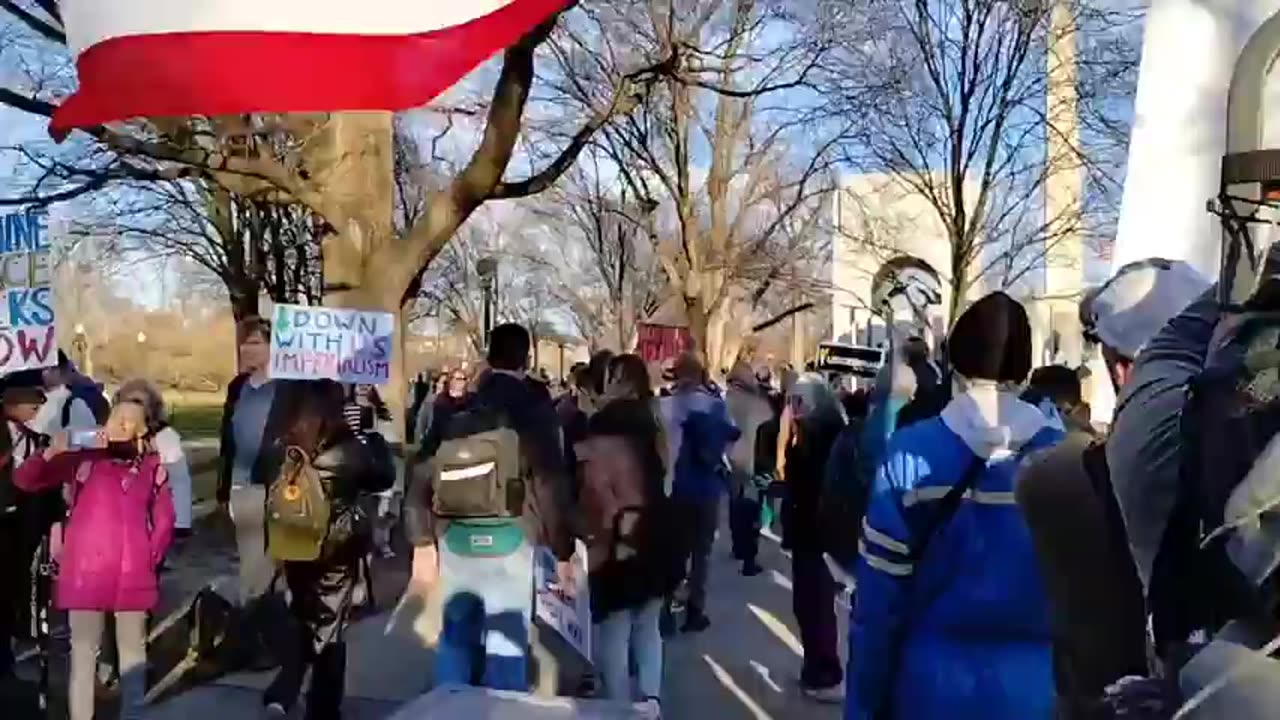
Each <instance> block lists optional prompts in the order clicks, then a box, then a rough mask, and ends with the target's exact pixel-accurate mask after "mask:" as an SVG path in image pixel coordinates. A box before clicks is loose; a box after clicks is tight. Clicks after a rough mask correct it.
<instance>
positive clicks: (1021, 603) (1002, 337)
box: [845, 292, 1063, 720]
mask: <svg viewBox="0 0 1280 720" xmlns="http://www.w3.org/2000/svg"><path fill="white" fill-rule="evenodd" d="M948 356H949V360H950V365H951V368H952V369H953V378H952V382H953V384H954V385H955V392H954V394H953V397H952V399H951V401H950V402H949V403H948V404H947V405H946V407H945V408H944V409H943V410H942V413H941V414H940V415H938V416H936V417H932V418H928V419H925V420H921V421H920V422H917V423H914V424H912V425H910V426H907V427H905V428H903V429H901V430H898V431H897V432H896V433H894V435H893V437H892V438H891V439H890V441H889V445H888V448H887V450H886V452H885V454H884V456H883V460H882V461H881V463H880V466H879V469H878V471H877V472H876V475H875V479H874V482H873V485H872V488H871V493H870V497H869V500H868V507H867V512H866V516H865V519H864V521H863V525H862V537H861V544H860V547H859V560H858V563H857V565H856V567H855V570H854V574H855V578H856V581H857V588H858V602H857V603H856V604H855V607H854V609H853V620H852V622H851V623H850V630H849V639H850V651H849V658H850V661H849V663H848V674H847V683H846V686H847V697H846V704H845V718H846V720H872V719H873V718H874V719H876V720H882V719H884V718H891V719H893V720H942V719H944V718H946V719H948V720H950V719H951V718H983V720H1026V718H1047V717H1050V716H1051V714H1052V710H1053V677H1052V660H1051V634H1050V628H1049V612H1048V601H1047V599H1046V598H1045V595H1044V590H1043V583H1042V581H1041V579H1040V570H1039V566H1038V564H1037V562H1036V559H1035V553H1034V551H1033V549H1032V545H1031V539H1030V538H1029V537H1028V534H1027V527H1026V524H1025V523H1024V522H1023V520H1022V517H1021V516H1020V515H1019V513H1018V509H1017V507H1016V506H1015V505H1014V503H1013V481H1014V475H1015V473H1016V470H1017V468H1018V466H1019V465H1020V464H1021V463H1022V462H1023V460H1024V459H1025V458H1026V457H1027V456H1028V455H1030V454H1031V453H1034V452H1037V451H1040V450H1044V449H1047V448H1050V447H1052V446H1053V445H1055V444H1056V443H1058V442H1059V441H1061V439H1062V437H1063V432H1062V430H1061V429H1060V427H1057V426H1055V424H1053V423H1051V421H1050V419H1049V418H1048V417H1047V416H1046V415H1045V414H1044V413H1043V412H1041V411H1040V409H1039V408H1037V407H1035V406H1033V405H1030V404H1028V403H1026V402H1024V401H1023V400H1021V399H1020V397H1019V394H1018V393H1019V389H1020V386H1021V384H1022V383H1023V382H1024V381H1025V380H1026V378H1027V375H1028V373H1030V371H1031V326H1030V323H1029V321H1028V319H1027V313H1026V311H1025V310H1024V309H1023V307H1022V306H1021V305H1020V304H1019V303H1018V302H1017V301H1015V300H1014V299H1013V298H1011V297H1009V296H1008V295H1006V294H1004V293H998V292H997V293H993V294H991V295H987V296H986V297H984V298H982V299H981V300H978V301H977V302H975V303H974V304H973V305H972V306H970V307H969V309H968V310H966V311H965V313H964V314H963V315H961V316H960V318H959V319H958V320H957V321H956V324H955V327H954V329H953V331H952V333H951V336H950V338H949V342H948Z"/></svg>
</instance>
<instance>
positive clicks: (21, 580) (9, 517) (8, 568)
mask: <svg viewBox="0 0 1280 720" xmlns="http://www.w3.org/2000/svg"><path fill="white" fill-rule="evenodd" d="M21 545H22V525H21V522H20V520H19V518H18V513H17V512H9V513H5V514H3V515H0V588H3V590H0V677H3V676H4V675H5V674H7V673H8V672H9V670H10V669H11V668H12V667H13V649H12V647H11V644H10V641H11V639H12V638H13V637H14V636H16V635H17V634H18V633H19V624H20V618H21V617H22V616H23V615H24V614H25V613H24V612H23V610H22V609H23V607H25V606H26V604H27V602H28V596H27V589H28V585H27V575H28V572H27V569H26V568H24V567H23V553H22V552H20V551H19V547H20V546H21ZM23 634H24V635H25V634H26V633H23Z"/></svg>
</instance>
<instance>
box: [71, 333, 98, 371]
mask: <svg viewBox="0 0 1280 720" xmlns="http://www.w3.org/2000/svg"><path fill="white" fill-rule="evenodd" d="M75 333H76V336H75V339H74V340H72V341H71V347H72V349H74V350H75V353H76V366H77V367H79V368H80V370H81V371H82V372H84V373H85V374H86V375H88V376H90V377H93V368H91V367H89V337H88V335H87V334H86V332H85V327H84V323H76V327H75Z"/></svg>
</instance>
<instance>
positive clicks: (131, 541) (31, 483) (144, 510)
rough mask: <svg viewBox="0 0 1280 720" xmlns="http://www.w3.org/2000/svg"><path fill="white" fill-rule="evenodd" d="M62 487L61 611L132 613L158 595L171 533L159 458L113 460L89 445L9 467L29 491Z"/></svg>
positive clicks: (57, 593)
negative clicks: (64, 510) (65, 509)
mask: <svg viewBox="0 0 1280 720" xmlns="http://www.w3.org/2000/svg"><path fill="white" fill-rule="evenodd" d="M59 484H63V485H65V486H66V494H67V497H68V505H69V506H70V508H71V509H70V513H69V519H68V520H67V523H66V527H65V532H64V535H63V547H62V551H61V553H60V554H59V556H58V564H59V569H58V579H57V582H56V585H55V587H54V603H55V605H56V606H57V607H58V608H59V609H61V610H98V611H104V612H136V611H145V610H151V609H152V608H154V607H155V606H156V603H157V602H158V601H159V587H158V581H157V578H156V567H157V566H158V565H159V564H160V560H161V558H163V557H164V553H165V550H167V549H168V547H169V542H170V540H172V539H173V525H174V511H173V493H172V491H171V490H170V488H169V482H168V477H167V475H166V473H165V472H164V468H163V466H162V465H161V463H160V458H159V456H157V455H155V454H148V455H146V456H144V457H143V458H142V459H141V460H138V461H132V462H125V461H120V460H115V459H112V458H110V457H108V456H107V454H106V453H104V452H102V451H97V450H86V451H80V452H71V453H65V454H63V455H59V456H57V457H55V458H53V459H52V460H49V459H46V458H45V457H44V455H43V454H40V453H37V454H35V455H33V456H31V457H30V458H29V459H28V460H27V461H26V462H24V463H23V464H22V465H21V467H19V468H18V470H17V471H16V472H15V473H14V485H16V486H17V487H18V488H19V489H21V490H24V491H26V492H37V491H40V490H46V489H49V488H54V487H57V486H58V485H59Z"/></svg>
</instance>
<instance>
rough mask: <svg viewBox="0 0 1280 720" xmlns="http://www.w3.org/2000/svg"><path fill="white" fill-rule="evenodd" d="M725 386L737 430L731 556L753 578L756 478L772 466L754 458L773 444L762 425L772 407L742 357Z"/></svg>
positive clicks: (757, 516) (756, 571) (757, 571)
mask: <svg viewBox="0 0 1280 720" xmlns="http://www.w3.org/2000/svg"><path fill="white" fill-rule="evenodd" d="M727 385H728V387H727V389H726V390H725V405H726V406H727V407H728V409H729V417H730V418H731V419H732V420H733V423H734V424H735V425H737V426H738V431H739V432H740V433H741V434H740V435H739V436H738V440H737V442H735V443H734V444H733V447H732V448H731V449H730V450H729V472H730V473H731V482H730V487H729V493H730V499H729V531H730V534H731V535H732V538H733V556H734V558H735V559H737V560H738V561H740V562H741V563H742V574H743V575H744V576H746V577H753V576H755V575H759V574H760V573H761V572H762V571H763V568H761V567H760V563H759V562H757V557H758V556H759V552H760V548H759V545H760V511H761V505H762V498H761V496H762V495H763V489H762V488H761V487H760V486H759V485H758V484H757V480H756V478H757V476H758V475H762V474H765V473H767V472H768V471H769V470H772V469H773V464H772V463H771V464H768V465H764V466H760V465H757V464H756V460H757V458H758V457H759V455H760V452H759V445H760V444H761V443H762V442H763V443H769V442H773V443H776V442H777V437H776V435H775V434H773V433H770V432H768V429H766V428H765V425H766V423H768V422H769V421H770V420H771V419H772V417H773V408H772V407H771V406H770V404H769V398H768V396H767V395H766V394H765V392H764V390H763V388H762V387H761V385H760V383H759V381H757V379H756V374H755V372H754V371H753V370H752V369H751V365H750V364H749V363H747V362H746V361H745V360H739V361H738V362H737V363H735V364H734V366H733V369H732V370H731V371H730V373H729V378H728V383H727ZM762 429H763V430H764V432H762Z"/></svg>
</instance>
